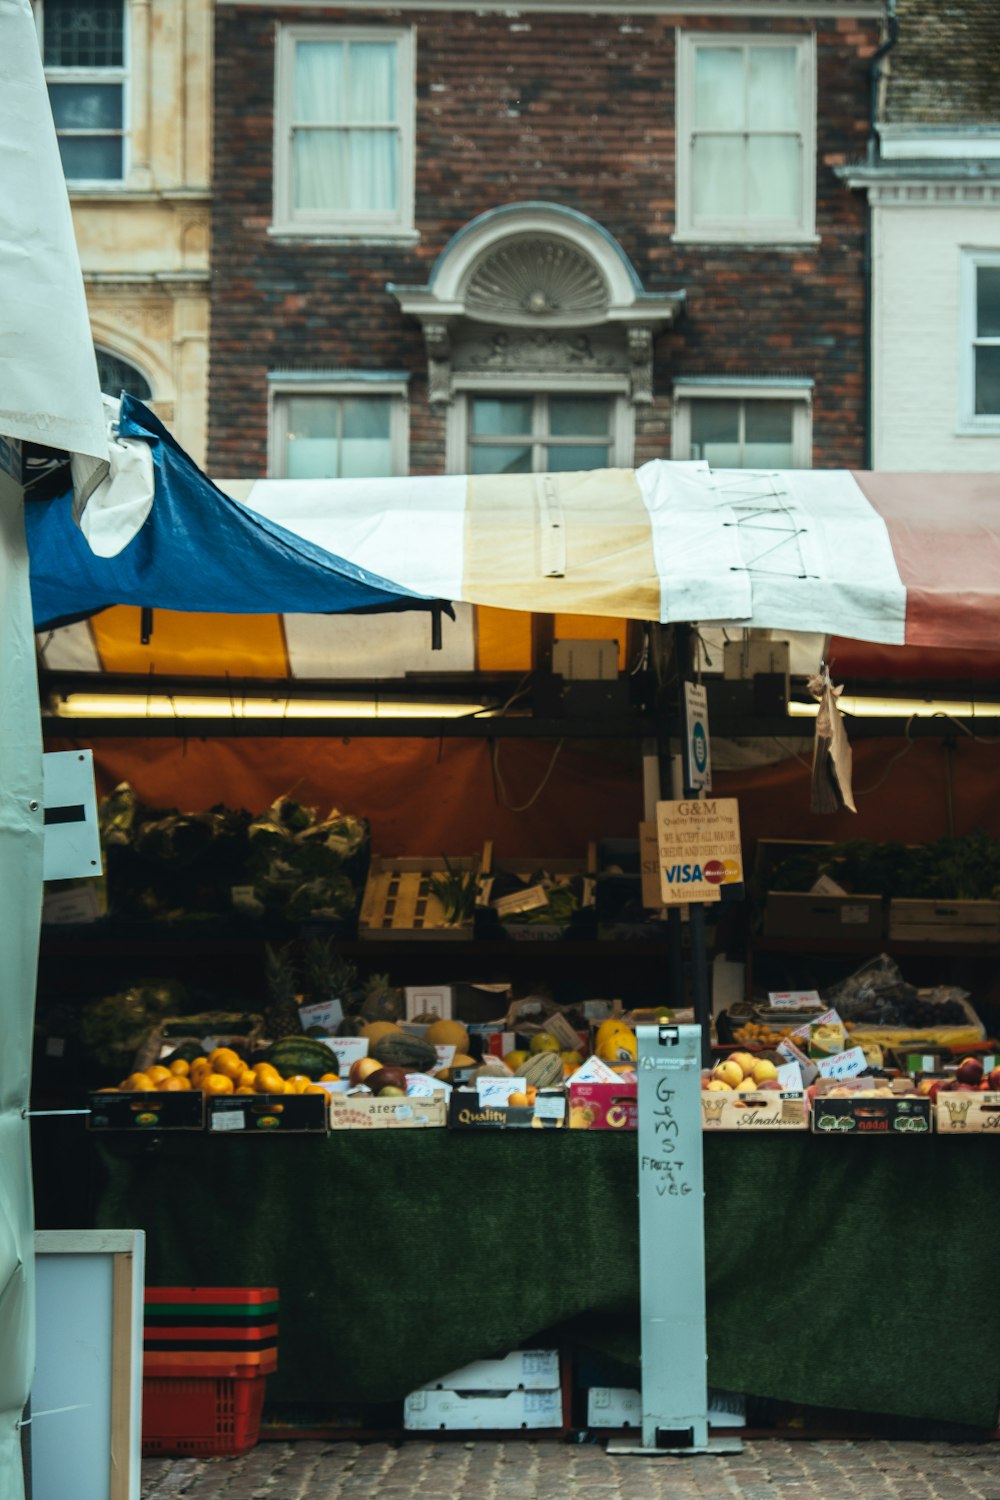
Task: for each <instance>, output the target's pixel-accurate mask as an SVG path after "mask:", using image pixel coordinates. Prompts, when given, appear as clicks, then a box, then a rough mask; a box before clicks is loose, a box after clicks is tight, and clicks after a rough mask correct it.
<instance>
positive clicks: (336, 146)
mask: <svg viewBox="0 0 1000 1500" xmlns="http://www.w3.org/2000/svg"><path fill="white" fill-rule="evenodd" d="M346 144H347V132H346V131H343V130H299V131H296V134H295V137H294V140H293V143H292V146H293V151H292V155H293V161H294V165H295V187H294V194H295V207H296V208H304V209H314V210H318V211H320V212H323V211H326V212H329V211H332V210H335V209H341V208H346V207H347V181H346V176H345V171H344V153H345V148H346Z"/></svg>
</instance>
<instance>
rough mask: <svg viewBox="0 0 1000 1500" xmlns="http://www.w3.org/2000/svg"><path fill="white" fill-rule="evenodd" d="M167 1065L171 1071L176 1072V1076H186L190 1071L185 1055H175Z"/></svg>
mask: <svg viewBox="0 0 1000 1500" xmlns="http://www.w3.org/2000/svg"><path fill="white" fill-rule="evenodd" d="M169 1066H170V1071H171V1073H174V1074H176V1076H177V1077H178V1078H186V1077H187V1076H188V1074H189V1073H190V1071H191V1064H190V1063H189V1062H188V1060H187V1058H186V1057H175V1058H174V1060H173V1062H172V1063H170V1065H169Z"/></svg>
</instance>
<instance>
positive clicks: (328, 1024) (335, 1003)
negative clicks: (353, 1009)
mask: <svg viewBox="0 0 1000 1500" xmlns="http://www.w3.org/2000/svg"><path fill="white" fill-rule="evenodd" d="M343 1019H344V1007H343V1006H342V1005H341V1003H340V1001H339V1000H324V1001H323V1002H322V1004H321V1005H300V1006H299V1020H300V1021H301V1022H302V1030H303V1031H308V1030H309V1028H310V1026H320V1027H322V1029H323V1030H324V1031H328V1032H329V1033H330V1034H331V1035H332V1034H333V1032H335V1031H336V1029H337V1027H338V1026H339V1025H340V1023H341V1021H342V1020H343Z"/></svg>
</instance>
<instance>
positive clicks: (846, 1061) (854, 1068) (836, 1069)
mask: <svg viewBox="0 0 1000 1500" xmlns="http://www.w3.org/2000/svg"><path fill="white" fill-rule="evenodd" d="M867 1066H868V1060H867V1058H866V1057H865V1054H864V1052H863V1051H862V1050H861V1048H860V1047H849V1048H848V1049H847V1051H846V1052H838V1053H837V1056H836V1057H824V1058H820V1059H819V1061H818V1062H817V1063H816V1067H817V1068H818V1069H819V1076H820V1077H821V1078H856V1077H857V1075H858V1074H859V1073H863V1072H864V1071H865V1069H866V1068H867Z"/></svg>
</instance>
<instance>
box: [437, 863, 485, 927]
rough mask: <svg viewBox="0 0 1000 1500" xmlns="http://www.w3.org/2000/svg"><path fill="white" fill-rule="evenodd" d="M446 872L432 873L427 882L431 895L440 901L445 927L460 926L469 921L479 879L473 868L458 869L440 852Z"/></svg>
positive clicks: (474, 904) (473, 909) (474, 905)
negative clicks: (442, 873) (441, 873)
mask: <svg viewBox="0 0 1000 1500" xmlns="http://www.w3.org/2000/svg"><path fill="white" fill-rule="evenodd" d="M441 858H442V859H443V860H444V867H445V871H446V873H445V874H444V875H432V876H431V878H430V880H429V881H428V882H427V883H428V885H429V886H430V889H431V893H432V895H434V896H436V897H437V899H438V901H439V902H440V903H441V909H442V911H443V912H444V921H445V926H446V927H461V926H462V924H463V923H466V922H471V921H472V915H473V912H474V911H475V907H476V896H477V895H478V892H479V880H478V877H477V875H476V872H475V870H459V869H457V868H456V867H455V866H454V865H453V864H452V863H451V861H450V860H449V858H448V856H447V855H446V854H442V856H441Z"/></svg>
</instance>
